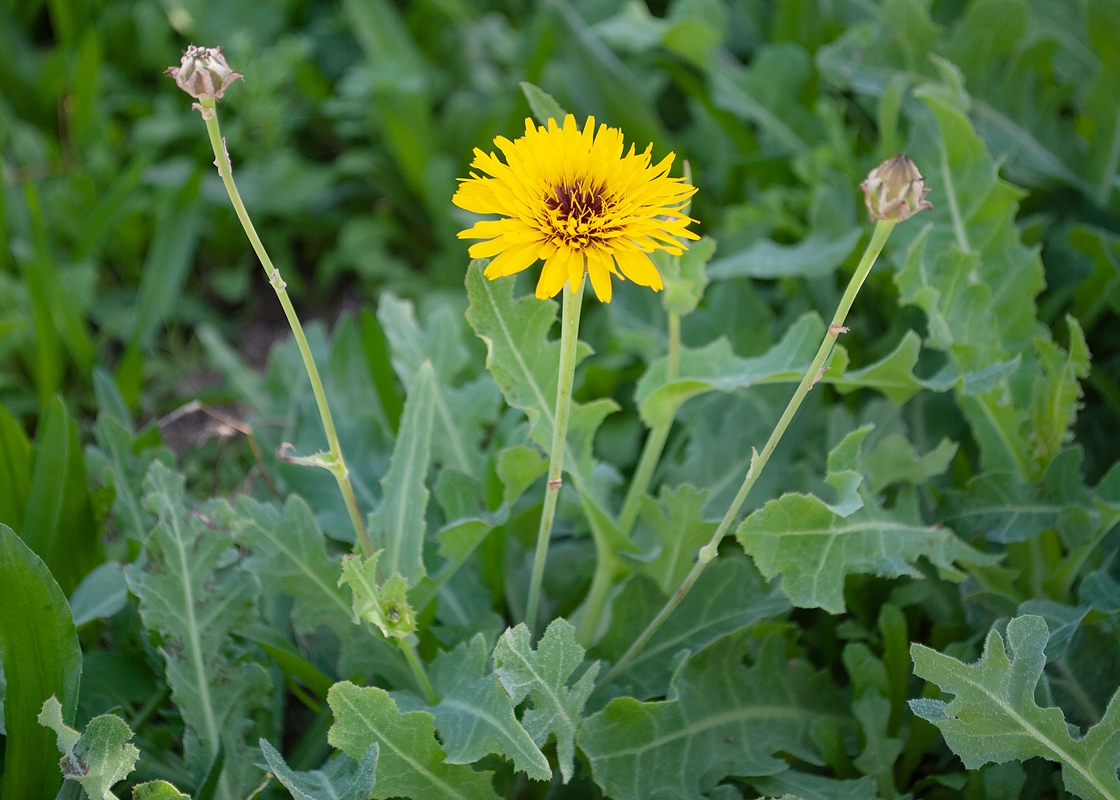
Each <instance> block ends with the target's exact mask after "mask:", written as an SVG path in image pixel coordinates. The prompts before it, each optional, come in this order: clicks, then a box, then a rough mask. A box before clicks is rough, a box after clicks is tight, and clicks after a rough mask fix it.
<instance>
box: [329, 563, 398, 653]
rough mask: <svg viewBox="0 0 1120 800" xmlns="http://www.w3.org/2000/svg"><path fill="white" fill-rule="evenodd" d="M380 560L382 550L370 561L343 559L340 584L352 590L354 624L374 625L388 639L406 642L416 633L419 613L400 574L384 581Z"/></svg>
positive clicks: (396, 573)
mask: <svg viewBox="0 0 1120 800" xmlns="http://www.w3.org/2000/svg"><path fill="white" fill-rule="evenodd" d="M380 557H381V551H380V550H378V551H377V552H376V553H374V554H373V555H372V556H370V557H369V558H365V557H364V556H359V555H354V554H349V555H346V556H343V558H342V577H341V578H339V580H338V584H339V586H348V587H350V591H351V593H352V594H353V604H352V610H353V612H354V622H355V623H358V622H360V621H362V620H365V621H366V622H372V623H373V624H374V625H376V626H377V627H378V628H380V630H381V633H382V634H384V636H385V638H387V639H392V638H397V639H404V638H406V637H408V636H410V635H411V634H413V633H415V631H416V613H415V612H414V611H413V609H412V606H411V605H410V604H409V602H408V584H407V583H406V582H405V579H404V578H403V577H402V576H401V574H400V573H398V572H394V573H393V574H392V575H390V576H389V577H388V578H386V579H385V580H384V581H382V580H381V578H380V574H381V570H380V569H379V567H378V560H379V559H380Z"/></svg>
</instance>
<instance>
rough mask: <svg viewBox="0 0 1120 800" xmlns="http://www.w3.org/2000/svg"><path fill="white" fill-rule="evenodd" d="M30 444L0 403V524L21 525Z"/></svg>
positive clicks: (14, 527)
mask: <svg viewBox="0 0 1120 800" xmlns="http://www.w3.org/2000/svg"><path fill="white" fill-rule="evenodd" d="M31 457H32V454H31V442H30V441H28V439H27V434H26V433H24V432H23V428H22V427H21V426H20V424H19V422H18V421H17V420H16V418H15V417H13V416H12V415H11V414H10V413H8V409H6V408H4V405H3V403H0V523H2V524H4V525H7V526H8V527H9V528H11V529H12V530H17V531H18V530H20V528H21V527H22V526H23V512H24V509H25V508H27V497H28V495H29V494H30V493H31Z"/></svg>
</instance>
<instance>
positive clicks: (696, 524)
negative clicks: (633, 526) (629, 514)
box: [633, 484, 718, 594]
mask: <svg viewBox="0 0 1120 800" xmlns="http://www.w3.org/2000/svg"><path fill="white" fill-rule="evenodd" d="M707 499H708V494H707V492H698V491H696V490H695V489H693V488H692V487H691V486H689V485H688V484H683V485H681V486H679V487H677V489H675V490H674V489H667V488H664V487H662V489H661V496H660V497H659V498H658V499H657V500H654V499H653V498H652V497H643V498H642V510H641V518H642V520H643V521H644V522H645V523H646V525H648V526H649V527H650V529H651V530H652V531H653V535H654V538H655V541H656V543H657V546H658V548H659V549H658V552H657V555H656V557H655V558H654V559H653V560H652V561H637V560H635V561H634V562H633V567H634V569H635V570H636V571H637V572H640V573H642V574H643V575H648V576H649V577H651V578H653V579H654V580H655V581H656V582H657V585H658V587H659V588H660V589H661V591H662V592H664V593H665V594H669V593H671V592H674V591H676V588H677V587H678V586H680V585H681V581H683V580H684V577H685V576H686V575H687V574H688V573H689V570H691V569H692V566H693V564H694V563H695V560H696V554H697V553H698V552H699V551H700V548H701V547H703V546H704V545H706V544H707V543H708V542H709V540H711V538H712V534H714V533H715V531H716V528H717V527H718V525H717V524H716V523H714V522H704V521H703V517H702V512H703V510H704V505H705V503H706V502H707Z"/></svg>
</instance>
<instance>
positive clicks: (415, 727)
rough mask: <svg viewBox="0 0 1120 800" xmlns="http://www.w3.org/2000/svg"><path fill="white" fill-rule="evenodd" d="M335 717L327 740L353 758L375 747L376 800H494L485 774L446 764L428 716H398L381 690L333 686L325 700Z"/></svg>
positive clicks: (346, 684) (422, 713) (416, 713)
mask: <svg viewBox="0 0 1120 800" xmlns="http://www.w3.org/2000/svg"><path fill="white" fill-rule="evenodd" d="M328 702H329V703H330V706H331V710H332V711H333V712H334V720H335V721H334V724H333V725H332V726H331V729H330V733H329V734H328V740H329V741H330V743H331V744H332V745H334V746H335V747H337V748H338V749H340V750H342V751H343V752H344V753H346V754H347V755H348V756H350V757H351V758H356V757H360V756H364V755H365V754H366V753H368V752H369V750H370V748H371V747H372V746H373V745H377V747H378V750H379V754H378V760H377V784H376V785H375V786H374V788H373V794H372V797H373V798H374V800H382V798H389V797H409V798H412V799H413V800H427V798H429V797H446V798H456V799H457V800H494V798H497V796H498V795H497V794H495V792H494V790H493V788H492V787H491V785H490V775H491V773H489V772H475V771H474V770H473V769H471V768H470V767H468V766H459V765H453V764H446V763H444V758H445V757H446V754H445V753H444V751H443V750H442V749H441V748H440V745H439V742H438V741H437V740H436V735H435V725H434V722H433V718H432V715H431V714H429V713H428V712H426V711H409V712H407V713H402V712H401V711H400V710H399V709H398V708H397V704H396V703H395V702H394V701H393V699H392V698H391V697H389V694H388V692H386V691H385V690H384V689H378V688H375V687H368V688H361V687H358V686H355V685H354V684H352V683H350V682H348V681H347V682H343V683H336V684H335V685H334V686H333V687H331V691H330V695H329V696H328Z"/></svg>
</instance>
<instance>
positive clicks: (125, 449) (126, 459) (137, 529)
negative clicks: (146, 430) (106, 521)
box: [86, 417, 171, 542]
mask: <svg viewBox="0 0 1120 800" xmlns="http://www.w3.org/2000/svg"><path fill="white" fill-rule="evenodd" d="M94 436H95V437H96V439H97V446H96V447H90V448H89V449H88V450H87V451H86V460H87V462H88V463H89V465H90V469H91V471H92V472H93V473H94V475H96V476H97V478H98V480H100V481H101V483H102V485H104V486H107V487H111V488H112V489H113V510H112V521H113V524H114V526H115V527H116V528H117V530H119V531H120V532H121V533H123V534H124V535H125V536H127V537H128V538H129V539H132V540H134V541H137V542H139V541H142V540H143V539H144V537H145V536H147V534H148V531H150V530H151V529H152V524H153V522H154V520H155V518H154V517H153V516H152V515H151V514H150V513H149V512H148V510H147V509H145V508H144V503H143V500H142V494H143V491H142V486H143V483H144V475H145V474H147V471H148V467H150V466H151V464H152V462H153V461H156V460H159V461H163V462H164V463H166V464H170V463H171V454H170V453H168V452H167V451H166V450H164V449H163V448H156V447H151V448H147V449H145V450H144V451H143V452H141V453H140V454H138V455H137V454H136V453H135V452H134V448H135V434H133V433H132V431H130V430H129V429H128V428H127V427H126V426H125V425H123V424H122V423H120V422H118V421H117V420H115V419H112V418H109V417H101V418H100V419H98V421H97V425H95V426H94Z"/></svg>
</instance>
